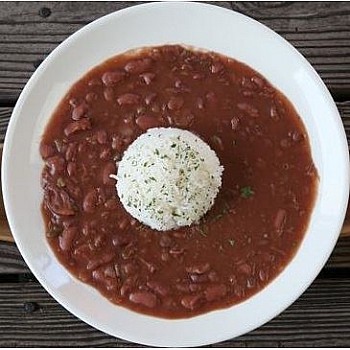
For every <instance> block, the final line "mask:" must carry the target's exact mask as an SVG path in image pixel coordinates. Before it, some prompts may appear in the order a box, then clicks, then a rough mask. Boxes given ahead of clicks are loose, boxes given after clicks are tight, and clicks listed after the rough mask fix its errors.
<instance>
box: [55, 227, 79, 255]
mask: <svg viewBox="0 0 350 350" xmlns="http://www.w3.org/2000/svg"><path fill="white" fill-rule="evenodd" d="M77 233H78V229H77V228H76V227H68V228H66V229H64V230H63V232H62V234H61V235H60V236H59V238H58V244H59V246H60V248H61V249H62V250H63V251H64V252H66V251H68V250H70V249H71V247H72V245H73V242H74V239H75V237H76V235H77Z"/></svg>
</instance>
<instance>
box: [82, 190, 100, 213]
mask: <svg viewBox="0 0 350 350" xmlns="http://www.w3.org/2000/svg"><path fill="white" fill-rule="evenodd" d="M97 204H98V197H97V192H96V190H95V189H91V190H90V191H89V192H88V193H87V194H86V195H85V197H84V200H83V209H84V211H85V212H87V213H93V212H94V211H95V210H96V207H97Z"/></svg>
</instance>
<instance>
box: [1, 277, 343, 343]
mask: <svg viewBox="0 0 350 350" xmlns="http://www.w3.org/2000/svg"><path fill="white" fill-rule="evenodd" d="M28 302H32V303H35V304H34V305H33V304H31V305H29V306H28V304H27V305H26V306H25V303H28ZM33 308H34V309H35V308H36V310H34V311H32V312H31V310H30V309H33ZM257 312H258V310H257ZM0 315H1V317H0V346H1V347H46V346H55V347H60V346H89V347H95V346H108V347H121V346H123V347H124V346H132V345H133V344H131V343H129V342H126V341H124V340H120V339H115V338H113V337H111V336H108V335H105V334H103V333H102V332H99V331H97V330H95V329H93V328H92V327H90V326H88V325H86V324H85V323H83V322H82V321H80V320H78V319H77V318H76V317H74V316H73V315H71V314H70V313H68V312H67V311H66V310H64V308H62V307H61V306H60V305H59V304H57V303H56V302H55V301H54V300H53V299H52V298H51V297H50V296H49V295H48V294H47V293H46V292H45V291H44V289H43V288H42V287H41V286H40V285H39V284H38V283H35V282H29V283H1V284H0ZM217 326H218V327H219V325H217ZM349 344H350V279H341V280H340V279H329V280H325V279H318V280H316V281H315V282H314V283H313V285H312V286H311V287H310V288H309V289H308V290H307V292H305V293H304V295H303V296H302V297H301V298H299V299H298V300H297V301H296V302H295V303H294V304H293V305H292V306H291V307H290V308H289V309H287V310H286V311H285V312H283V313H282V314H281V315H280V316H278V317H277V318H275V319H274V320H272V321H271V322H269V323H267V324H266V325H265V326H263V327H261V328H259V329H257V330H255V331H253V332H251V333H249V334H246V335H244V336H241V337H239V338H237V339H235V340H229V341H225V342H222V343H219V344H216V345H217V346H220V347H221V346H222V347H231V346H232V347H250V346H259V347H266V346H269V347H275V346H279V347H285V346H289V347H317V346H329V347H333V346H336V347H343V346H349Z"/></svg>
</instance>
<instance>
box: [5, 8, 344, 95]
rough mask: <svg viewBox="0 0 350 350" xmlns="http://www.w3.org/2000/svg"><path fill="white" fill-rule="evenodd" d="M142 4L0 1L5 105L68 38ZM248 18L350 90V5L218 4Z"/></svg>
mask: <svg viewBox="0 0 350 350" xmlns="http://www.w3.org/2000/svg"><path fill="white" fill-rule="evenodd" d="M136 4H138V2H77V3H75V2H29V3H28V2H16V3H11V2H0V52H1V55H0V101H1V100H6V101H10V100H15V99H16V97H17V96H18V95H19V93H20V91H21V89H22V88H23V86H24V84H25V83H26V82H27V80H28V79H29V77H30V76H31V74H32V73H33V71H34V70H35V68H36V67H37V66H38V65H39V64H40V62H41V61H42V60H43V59H44V58H45V57H46V56H47V55H48V54H49V53H50V52H51V51H52V50H53V49H54V48H55V47H56V46H57V45H58V44H59V43H61V42H62V41H63V40H64V39H65V38H67V37H68V36H69V35H70V34H72V33H74V32H75V31H77V30H78V29H80V28H81V27H82V26H84V25H85V24H87V23H89V22H91V21H93V20H94V19H96V18H99V17H101V16H103V15H105V14H107V13H110V12H113V11H116V10H119V9H121V8H125V7H128V6H133V5H136ZM215 4H216V5H218V6H222V7H226V8H231V6H232V8H233V9H234V10H236V11H239V12H241V13H244V14H247V15H248V16H251V17H253V18H255V19H257V20H259V21H261V22H262V23H264V24H266V25H267V26H269V27H270V28H272V29H274V30H275V31H277V32H278V33H279V34H281V35H282V36H283V37H285V38H286V39H287V40H289V41H290V42H291V43H292V44H293V45H294V46H295V47H297V48H298V49H299V50H300V51H301V52H302V53H303V54H304V55H305V56H306V57H307V59H308V60H309V61H310V62H311V63H312V64H313V65H314V67H315V68H316V70H317V71H318V72H319V73H320V74H321V76H322V78H323V79H324V80H325V82H326V84H327V85H328V87H329V88H330V89H331V91H332V93H333V94H334V95H335V96H345V95H346V94H347V92H348V91H350V90H349V88H350V79H349V78H350V26H349V23H350V3H347V2H335V3H331V2H315V3H313V5H312V6H311V5H310V4H308V3H303V2H287V3H286V2H233V3H232V4H230V3H229V2H216V3H215Z"/></svg>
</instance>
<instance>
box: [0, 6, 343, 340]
mask: <svg viewBox="0 0 350 350" xmlns="http://www.w3.org/2000/svg"><path fill="white" fill-rule="evenodd" d="M169 43H184V44H187V45H193V46H195V47H200V48H205V49H209V50H213V51H216V52H219V53H222V54H225V55H228V56H230V57H233V58H236V59H238V60H240V61H242V62H245V63H247V64H248V65H250V66H251V67H253V68H254V69H255V70H257V71H259V72H260V73H262V74H263V75H264V76H265V77H267V79H268V80H269V81H270V82H272V83H273V84H274V85H275V86H276V87H278V88H279V89H280V90H281V91H282V92H284V94H285V95H287V97H288V98H289V99H290V100H291V101H292V102H293V104H294V106H295V107H296V109H297V110H298V112H299V114H300V115H301V117H302V119H303V121H304V123H305V126H306V128H307V131H308V133H309V137H310V139H311V146H312V154H313V158H314V161H315V164H316V167H317V169H318V172H319V175H320V179H321V180H320V185H319V194H318V197H317V202H316V205H315V208H314V212H313V215H312V219H311V222H310V225H309V228H308V231H307V234H306V237H305V239H304V241H303V243H302V246H301V247H300V249H299V251H298V253H297V254H296V256H295V258H294V259H293V260H292V262H291V263H290V264H289V265H288V267H287V268H286V269H285V270H284V271H283V273H282V274H280V276H279V277H278V278H277V279H275V280H274V281H273V282H272V283H271V284H270V285H269V286H268V287H267V288H265V289H264V290H263V291H262V292H260V293H258V294H257V295H255V296H254V297H252V298H250V299H249V300H247V301H245V302H243V303H241V304H239V305H237V306H234V307H231V308H228V309H225V310H221V311H215V312H210V313H208V314H205V315H202V316H198V317H194V318H191V319H184V320H164V319H158V318H154V317H149V316H144V315H140V314H137V313H134V312H132V311H129V310H127V309H124V308H121V307H118V306H115V305H112V304H110V303H109V302H108V301H107V300H106V299H105V298H103V297H101V296H100V294H99V293H98V292H97V291H96V290H94V289H93V288H91V287H89V286H87V285H85V284H83V283H81V282H79V281H77V280H76V279H74V278H73V277H71V276H70V274H69V273H68V272H67V271H66V270H65V269H64V268H63V267H62V266H61V265H60V264H58V262H57V260H56V258H55V257H54V255H53V254H52V252H51V250H50V249H49V247H48V245H47V243H46V239H45V234H44V225H43V220H42V217H41V213H40V210H39V208H40V203H41V200H42V191H41V189H40V173H41V169H42V165H43V164H42V161H41V159H40V156H39V152H38V146H39V142H40V136H41V134H42V132H43V130H44V127H45V125H46V123H47V121H48V119H49V118H50V116H51V114H52V112H53V110H54V108H55V107H56V106H57V104H58V102H59V101H60V99H61V98H62V97H63V95H64V94H65V92H66V91H67V90H68V89H69V87H70V86H71V85H72V83H74V82H75V81H76V80H78V79H79V78H80V77H81V76H82V75H84V73H86V72H87V71H88V70H89V69H90V68H92V67H93V66H95V65H97V64H99V63H101V62H102V61H104V60H105V59H107V58H109V57H110V56H113V55H116V54H118V53H121V52H124V51H126V50H129V49H131V48H137V47H140V46H148V45H160V44H169ZM348 164H349V159H348V147H347V142H346V138H345V134H344V130H343V127H342V123H341V120H340V117H339V114H338V111H337V109H336V106H335V104H334V102H333V100H332V98H331V96H330V94H329V92H328V90H327V89H326V88H325V86H324V84H323V83H322V81H321V79H320V78H319V76H318V75H317V74H316V72H315V71H314V70H313V68H312V67H311V66H310V64H309V63H308V62H307V61H306V60H305V59H304V58H303V57H302V56H301V55H300V54H299V53H298V52H297V51H296V50H295V49H294V48H293V47H292V46H291V45H289V44H288V43H287V42H286V41H285V40H284V39H282V38H281V37H280V36H278V35H277V34H276V33H274V32H273V31H271V30H270V29H268V28H266V27H265V26H263V25H262V24H260V23H258V22H256V21H254V20H252V19H250V18H248V17H246V16H243V15H241V14H238V13H235V12H233V11H228V10H224V9H222V8H219V7H216V6H210V5H205V4H199V3H172V2H168V3H152V4H146V5H141V6H134V7H131V8H128V9H125V10H122V11H118V12H115V13H112V14H110V15H108V16H105V17H103V18H101V19H99V20H97V21H95V22H93V23H91V24H89V25H87V26H86V27H84V28H83V29H81V30H79V31H78V32H76V33H75V34H74V35H72V36H71V37H70V38H68V39H67V40H65V41H64V42H63V43H62V44H61V45H59V46H58V47H57V48H56V49H55V50H54V51H53V52H52V53H51V54H50V55H49V57H48V58H47V59H46V60H45V61H44V62H43V63H42V64H41V65H40V67H39V68H38V69H37V71H36V72H35V73H34V74H33V76H32V77H31V79H30V80H29V82H28V84H27V85H26V87H25V88H24V90H23V92H22V94H21V96H20V98H19V100H18V102H17V105H16V107H15V109H14V111H13V115H12V117H11V120H10V124H9V127H8V131H7V135H6V141H5V146H4V152H3V168H2V179H3V181H2V187H3V194H4V201H5V208H6V213H7V217H8V220H9V223H10V227H11V231H12V233H13V235H14V238H15V240H16V243H17V246H18V248H19V250H20V251H21V254H22V255H23V257H24V259H25V261H26V263H27V264H28V266H29V267H30V269H31V270H32V272H33V273H34V275H35V276H36V278H37V279H38V280H39V281H40V283H41V284H42V285H43V286H44V288H45V289H46V290H47V291H48V292H49V293H50V294H51V295H52V296H53V297H54V298H55V299H56V300H57V301H58V302H59V303H60V304H62V305H63V306H64V307H65V308H66V309H68V310H69V311H70V312H71V313H73V314H74V315H76V316H77V317H79V318H80V319H82V320H83V321H85V322H86V323H88V324H90V325H92V326H94V327H95V328H97V329H100V330H101V331H104V332H106V333H109V334H111V335H114V336H116V337H120V338H124V339H126V340H129V341H132V342H136V343H142V344H147V345H153V346H198V345H205V344H210V343H215V342H218V341H222V340H226V339H229V338H232V337H236V336H239V335H241V334H243V333H245V332H249V331H251V330H253V329H254V328H256V327H259V326H261V325H262V324H264V323H265V322H267V321H269V320H270V319H271V318H273V317H275V316H276V315H278V314H279V313H280V312H281V311H283V310H284V309H285V308H287V307H288V306H289V305H290V304H291V303H292V302H293V301H295V300H296V299H297V298H298V297H299V296H300V295H301V294H302V293H303V291H304V290H305V289H306V288H307V287H308V286H309V285H310V283H311V282H312V281H313V280H314V278H315V277H316V276H317V274H318V273H319V271H320V270H321V268H322V267H323V265H324V264H325V262H326V260H327V259H328V257H329V255H330V253H331V251H332V250H333V248H334V245H335V242H336V240H337V238H338V235H339V232H340V228H341V225H342V222H343V219H344V216H345V210H346V204H347V199H348V190H349V188H348V186H349V171H348Z"/></svg>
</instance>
